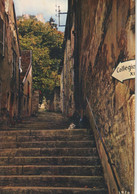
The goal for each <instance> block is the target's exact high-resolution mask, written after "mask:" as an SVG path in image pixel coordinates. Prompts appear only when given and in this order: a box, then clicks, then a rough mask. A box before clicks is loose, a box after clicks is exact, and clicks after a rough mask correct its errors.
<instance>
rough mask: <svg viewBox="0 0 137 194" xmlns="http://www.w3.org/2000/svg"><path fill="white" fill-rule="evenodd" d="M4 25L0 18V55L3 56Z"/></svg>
mask: <svg viewBox="0 0 137 194" xmlns="http://www.w3.org/2000/svg"><path fill="white" fill-rule="evenodd" d="M4 39H5V25H4V22H3V20H2V19H1V18H0V56H2V57H4Z"/></svg>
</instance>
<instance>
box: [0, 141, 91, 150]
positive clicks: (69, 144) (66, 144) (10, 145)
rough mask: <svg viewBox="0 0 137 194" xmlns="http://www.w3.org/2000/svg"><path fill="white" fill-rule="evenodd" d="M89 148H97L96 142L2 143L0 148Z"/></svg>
mask: <svg viewBox="0 0 137 194" xmlns="http://www.w3.org/2000/svg"><path fill="white" fill-rule="evenodd" d="M20 147H21V148H28V147H29V148H55V147H56V148H63V147H64V148H65V147H74V148H80V147H83V148H87V147H95V141H94V140H91V141H32V142H4V143H3V142H2V143H1V144H0V148H2V149H4V148H20Z"/></svg>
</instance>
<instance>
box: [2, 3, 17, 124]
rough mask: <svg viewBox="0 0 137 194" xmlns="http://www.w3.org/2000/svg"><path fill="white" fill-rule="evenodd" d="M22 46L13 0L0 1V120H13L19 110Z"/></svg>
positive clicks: (3, 121)
mask: <svg viewBox="0 0 137 194" xmlns="http://www.w3.org/2000/svg"><path fill="white" fill-rule="evenodd" d="M19 59H20V48H19V39H18V32H17V25H16V16H15V9H14V4H13V1H12V0H10V1H9V0H1V1H0V120H1V122H2V123H6V122H11V123H14V120H16V119H17V118H18V112H19V106H18V104H19V71H20V67H19Z"/></svg>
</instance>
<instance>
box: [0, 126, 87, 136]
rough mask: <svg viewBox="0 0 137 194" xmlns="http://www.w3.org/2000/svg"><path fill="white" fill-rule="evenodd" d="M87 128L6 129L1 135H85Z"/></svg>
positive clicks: (0, 132)
mask: <svg viewBox="0 0 137 194" xmlns="http://www.w3.org/2000/svg"><path fill="white" fill-rule="evenodd" d="M87 133H88V131H87V129H58V130H45V129H43V130H39V129H38V130H32V129H26V130H25V129H22V130H20V129H18V128H17V129H16V130H15V128H14V129H13V130H6V131H5V130H4V131H0V136H9V135H10V136H14V135H15V136H16V135H18V136H19V135H20V136H21V135H25V136H29V135H31V136H36V135H37V136H58V135H79V134H80V135H83V134H87Z"/></svg>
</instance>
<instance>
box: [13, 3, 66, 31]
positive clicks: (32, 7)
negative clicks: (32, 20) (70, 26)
mask: <svg viewBox="0 0 137 194" xmlns="http://www.w3.org/2000/svg"><path fill="white" fill-rule="evenodd" d="M13 1H14V4H15V10H16V16H21V15H23V14H31V15H37V14H39V13H40V14H43V16H44V19H45V21H49V18H50V17H51V16H52V17H53V19H54V20H55V22H56V23H57V22H58V18H57V17H56V16H55V15H56V14H57V12H56V10H57V9H58V6H60V9H61V12H67V6H68V5H67V0H13ZM60 20H61V22H60V24H63V25H65V23H66V14H65V15H61V19H60ZM59 30H61V31H63V30H64V28H61V27H60V28H59Z"/></svg>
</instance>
